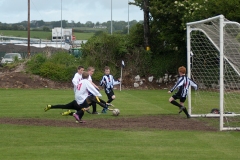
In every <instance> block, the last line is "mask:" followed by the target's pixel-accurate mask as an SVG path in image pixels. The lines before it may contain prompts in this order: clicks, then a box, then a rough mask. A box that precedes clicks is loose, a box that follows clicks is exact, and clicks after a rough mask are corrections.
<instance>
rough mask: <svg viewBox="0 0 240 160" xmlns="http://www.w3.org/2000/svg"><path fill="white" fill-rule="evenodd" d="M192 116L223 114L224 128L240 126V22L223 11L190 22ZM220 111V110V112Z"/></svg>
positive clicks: (188, 25) (190, 94)
mask: <svg viewBox="0 0 240 160" xmlns="http://www.w3.org/2000/svg"><path fill="white" fill-rule="evenodd" d="M187 52H188V53H187V54H188V67H187V68H188V76H189V77H191V78H192V79H193V80H194V81H195V82H196V83H197V84H198V88H199V90H198V91H192V92H191V90H190V91H189V95H188V109H189V113H190V115H191V117H216V118H219V125H220V130H221V131H222V130H240V24H239V23H237V22H232V21H229V20H227V19H226V18H224V16H223V15H220V16H216V17H212V18H208V19H205V20H201V21H196V22H191V23H187ZM218 111H219V112H218Z"/></svg>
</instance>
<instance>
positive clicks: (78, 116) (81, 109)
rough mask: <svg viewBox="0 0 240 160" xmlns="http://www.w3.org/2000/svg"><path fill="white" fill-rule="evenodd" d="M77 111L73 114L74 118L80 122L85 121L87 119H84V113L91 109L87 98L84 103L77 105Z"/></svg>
mask: <svg viewBox="0 0 240 160" xmlns="http://www.w3.org/2000/svg"><path fill="white" fill-rule="evenodd" d="M76 108H77V112H76V113H75V114H73V116H74V118H75V119H76V120H77V121H78V122H79V123H85V121H83V120H82V117H83V115H84V112H85V111H86V110H88V109H89V104H88V103H87V101H86V100H85V101H84V102H83V103H82V104H80V105H77V107H76Z"/></svg>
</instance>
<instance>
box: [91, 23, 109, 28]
mask: <svg viewBox="0 0 240 160" xmlns="http://www.w3.org/2000/svg"><path fill="white" fill-rule="evenodd" d="M93 28H103V29H105V28H107V26H103V25H101V24H100V25H97V26H96V25H94V26H93Z"/></svg>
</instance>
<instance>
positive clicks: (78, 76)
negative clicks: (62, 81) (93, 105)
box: [72, 72, 82, 93]
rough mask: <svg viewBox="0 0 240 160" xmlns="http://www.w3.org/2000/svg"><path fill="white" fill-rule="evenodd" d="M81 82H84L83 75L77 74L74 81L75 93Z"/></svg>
mask: <svg viewBox="0 0 240 160" xmlns="http://www.w3.org/2000/svg"><path fill="white" fill-rule="evenodd" d="M81 80H82V75H81V74H79V73H78V72H77V73H76V74H75V75H74V77H73V79H72V83H73V90H74V93H75V91H76V88H77V85H78V84H79V82H80V81H81Z"/></svg>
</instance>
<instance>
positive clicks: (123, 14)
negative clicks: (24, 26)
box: [0, 0, 143, 23]
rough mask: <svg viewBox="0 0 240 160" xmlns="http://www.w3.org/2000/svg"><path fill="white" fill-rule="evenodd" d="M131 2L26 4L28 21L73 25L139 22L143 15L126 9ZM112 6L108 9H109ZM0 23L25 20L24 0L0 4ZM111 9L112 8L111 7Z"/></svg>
mask: <svg viewBox="0 0 240 160" xmlns="http://www.w3.org/2000/svg"><path fill="white" fill-rule="evenodd" d="M128 1H130V2H131V0H30V21H32V20H43V21H44V22H50V21H60V20H61V19H62V20H67V21H68V22H72V21H74V22H75V23H77V22H80V23H86V22H87V21H91V22H93V23H96V22H99V23H102V22H107V21H111V10H112V20H113V21H126V22H127V21H128V15H129V21H132V20H137V21H140V20H143V11H142V10H140V8H139V7H137V6H133V5H129V14H128ZM111 4H112V5H111ZM0 6H1V9H0V22H2V23H18V22H22V21H27V20H28V0H0ZM111 6H112V7H111ZM61 15H62V16H61Z"/></svg>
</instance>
